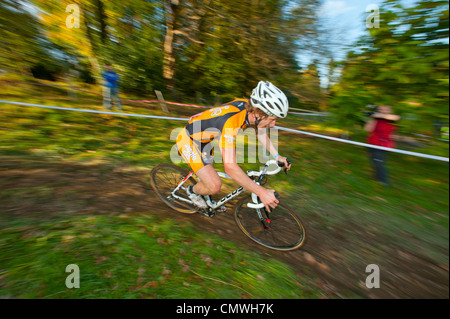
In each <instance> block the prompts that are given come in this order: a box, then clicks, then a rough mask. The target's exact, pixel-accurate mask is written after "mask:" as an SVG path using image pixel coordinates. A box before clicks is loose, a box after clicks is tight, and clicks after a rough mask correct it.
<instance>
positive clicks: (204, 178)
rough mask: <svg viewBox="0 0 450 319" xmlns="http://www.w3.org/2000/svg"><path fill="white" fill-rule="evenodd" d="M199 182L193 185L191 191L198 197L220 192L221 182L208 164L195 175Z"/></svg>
mask: <svg viewBox="0 0 450 319" xmlns="http://www.w3.org/2000/svg"><path fill="white" fill-rule="evenodd" d="M195 174H196V175H197V176H198V178H199V179H200V181H199V182H198V183H197V184H195V186H194V188H193V190H194V192H195V193H197V194H199V195H214V194H217V193H218V192H219V191H220V188H221V187H222V180H221V179H220V177H219V175H218V174H217V172H216V170H215V169H214V167H213V166H212V164H208V165H206V166H204V167H202V168H201V169H199V170H198V171H197V172H196V173H195Z"/></svg>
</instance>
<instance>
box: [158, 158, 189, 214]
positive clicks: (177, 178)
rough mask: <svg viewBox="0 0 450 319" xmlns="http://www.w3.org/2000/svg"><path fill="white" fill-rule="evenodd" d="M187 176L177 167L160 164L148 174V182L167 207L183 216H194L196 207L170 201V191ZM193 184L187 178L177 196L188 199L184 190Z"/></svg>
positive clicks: (174, 200)
mask: <svg viewBox="0 0 450 319" xmlns="http://www.w3.org/2000/svg"><path fill="white" fill-rule="evenodd" d="M187 175H188V172H187V171H186V170H184V169H182V168H181V167H179V166H177V165H174V164H170V163H162V164H158V165H156V166H155V167H154V168H153V169H152V171H151V172H150V182H151V185H152V188H153V190H154V191H155V193H156V194H157V195H158V196H159V198H160V199H161V200H162V201H163V202H164V203H165V204H166V205H167V206H169V207H170V208H172V209H174V210H176V211H178V212H180V213H183V214H194V213H196V212H197V211H198V207H196V206H195V205H193V204H189V203H185V202H183V201H180V200H177V199H175V198H173V199H170V195H171V193H172V191H173V190H174V189H175V187H177V186H178V184H179V183H180V182H181V180H182V179H183V178H185V177H186V176H187ZM195 184H196V181H195V179H194V178H193V177H189V179H188V180H186V182H185V183H184V184H183V186H182V188H180V190H178V191H177V195H178V196H180V197H183V198H185V199H188V197H187V195H186V191H185V188H186V186H188V185H195Z"/></svg>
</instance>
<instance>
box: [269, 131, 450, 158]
mask: <svg viewBox="0 0 450 319" xmlns="http://www.w3.org/2000/svg"><path fill="white" fill-rule="evenodd" d="M275 127H276V128H277V129H279V130H280V131H286V132H293V133H300V134H305V135H310V136H315V137H320V138H324V139H327V140H331V141H336V142H342V143H347V144H353V145H358V146H364V147H370V148H376V149H379V150H383V151H388V152H394V153H400V154H406V155H412V156H418V157H424V158H429V159H434V160H437V161H443V162H448V158H447V157H442V156H434V155H428V154H422V153H416V152H410V151H403V150H399V149H395V148H389V147H383V146H377V145H372V144H366V143H360V142H354V141H349V140H343V139H340V138H337V137H331V136H325V135H319V134H315V133H309V132H304V131H299V130H293V129H290V128H285V127H280V126H275Z"/></svg>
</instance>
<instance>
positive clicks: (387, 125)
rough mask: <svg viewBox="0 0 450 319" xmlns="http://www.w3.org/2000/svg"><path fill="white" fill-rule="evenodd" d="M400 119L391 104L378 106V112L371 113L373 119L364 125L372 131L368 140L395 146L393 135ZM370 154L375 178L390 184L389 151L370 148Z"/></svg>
mask: <svg viewBox="0 0 450 319" xmlns="http://www.w3.org/2000/svg"><path fill="white" fill-rule="evenodd" d="M398 120H400V116H398V115H395V114H392V108H391V106H389V105H380V106H378V107H377V110H376V112H375V113H373V114H372V115H371V119H370V120H369V121H368V122H367V123H366V125H365V126H364V129H365V130H366V131H367V132H370V134H369V136H368V137H367V142H368V143H369V144H372V145H378V146H383V147H392V148H393V147H395V143H394V140H393V139H392V135H393V134H394V133H395V129H396V126H395V125H394V123H395V122H396V121H398ZM369 155H370V159H371V161H372V164H373V167H374V170H375V178H376V179H377V180H378V181H379V182H380V183H381V184H382V185H384V186H389V185H390V183H389V177H388V171H387V168H386V155H387V151H384V150H380V149H377V148H369Z"/></svg>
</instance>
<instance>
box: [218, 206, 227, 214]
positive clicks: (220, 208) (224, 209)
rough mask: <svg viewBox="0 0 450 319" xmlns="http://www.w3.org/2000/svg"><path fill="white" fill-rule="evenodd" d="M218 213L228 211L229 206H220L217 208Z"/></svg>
mask: <svg viewBox="0 0 450 319" xmlns="http://www.w3.org/2000/svg"><path fill="white" fill-rule="evenodd" d="M216 211H217V212H218V213H225V212H226V211H227V208H226V207H225V206H220V207H219V208H217V209H216Z"/></svg>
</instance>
